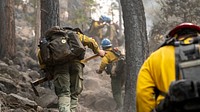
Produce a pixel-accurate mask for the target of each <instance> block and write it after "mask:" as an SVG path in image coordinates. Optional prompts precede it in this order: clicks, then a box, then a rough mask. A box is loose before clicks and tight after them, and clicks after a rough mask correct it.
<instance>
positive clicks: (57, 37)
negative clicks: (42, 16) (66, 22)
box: [39, 26, 85, 66]
mask: <svg viewBox="0 0 200 112" xmlns="http://www.w3.org/2000/svg"><path fill="white" fill-rule="evenodd" d="M39 48H40V54H41V59H42V61H43V63H44V64H45V65H46V66H54V65H58V64H64V63H66V62H68V61H70V60H73V59H80V60H81V59H83V58H84V54H85V48H84V46H83V44H82V42H81V41H80V39H79V35H78V33H77V31H75V30H74V29H72V28H68V27H65V28H61V27H58V26H54V27H52V28H50V29H48V30H47V32H46V33H45V36H44V37H42V38H41V40H40V43H39Z"/></svg>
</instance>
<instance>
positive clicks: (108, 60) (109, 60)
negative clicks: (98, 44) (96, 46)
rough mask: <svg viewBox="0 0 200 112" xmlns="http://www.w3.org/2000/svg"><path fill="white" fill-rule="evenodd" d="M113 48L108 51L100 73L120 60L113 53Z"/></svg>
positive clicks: (103, 59) (102, 61)
mask: <svg viewBox="0 0 200 112" xmlns="http://www.w3.org/2000/svg"><path fill="white" fill-rule="evenodd" d="M111 50H112V48H109V49H106V54H105V56H104V57H103V58H102V59H101V65H100V67H99V70H100V71H103V70H105V67H106V66H107V65H108V64H109V63H112V62H114V61H117V60H118V57H117V56H116V55H115V54H114V53H113V52H112V51H111Z"/></svg>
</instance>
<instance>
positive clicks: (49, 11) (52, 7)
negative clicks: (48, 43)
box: [41, 0, 60, 36]
mask: <svg viewBox="0 0 200 112" xmlns="http://www.w3.org/2000/svg"><path fill="white" fill-rule="evenodd" d="M56 25H57V26H59V25H60V20H59V0H41V36H44V33H45V31H46V30H47V29H49V28H51V27H52V26H56Z"/></svg>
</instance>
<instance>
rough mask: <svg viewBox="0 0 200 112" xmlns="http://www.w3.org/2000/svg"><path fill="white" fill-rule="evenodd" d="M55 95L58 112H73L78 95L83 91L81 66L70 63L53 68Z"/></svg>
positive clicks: (78, 63) (76, 63)
mask: <svg viewBox="0 0 200 112" xmlns="http://www.w3.org/2000/svg"><path fill="white" fill-rule="evenodd" d="M54 71H55V72H54V74H55V77H54V86H55V93H56V95H57V96H58V105H59V112H75V110H76V107H77V102H78V95H79V94H80V93H81V92H82V90H83V64H81V63H80V62H70V63H67V64H64V65H62V66H57V67H55V70H54Z"/></svg>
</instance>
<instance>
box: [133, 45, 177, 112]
mask: <svg viewBox="0 0 200 112" xmlns="http://www.w3.org/2000/svg"><path fill="white" fill-rule="evenodd" d="M174 51H175V48H174V47H173V46H164V47H161V48H160V49H158V50H157V51H155V52H153V53H152V54H151V55H150V56H149V57H148V59H147V60H146V61H145V62H144V64H143V65H142V67H141V69H140V71H139V74H138V79H137V87H136V107H137V112H151V111H152V109H154V108H155V106H156V105H158V104H159V103H160V101H161V100H162V99H163V98H164V97H163V96H162V95H159V96H158V98H157V99H156V98H155V92H154V88H158V90H160V91H162V92H165V93H167V92H168V89H169V85H170V83H171V82H172V81H174V80H175V53H174Z"/></svg>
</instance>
